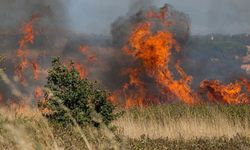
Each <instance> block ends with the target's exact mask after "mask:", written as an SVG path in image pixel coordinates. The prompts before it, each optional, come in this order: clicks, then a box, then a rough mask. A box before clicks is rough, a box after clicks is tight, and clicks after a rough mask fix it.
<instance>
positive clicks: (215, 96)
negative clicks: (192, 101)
mask: <svg viewBox="0 0 250 150" xmlns="http://www.w3.org/2000/svg"><path fill="white" fill-rule="evenodd" d="M246 86H247V85H246V84H245V82H239V81H236V82H234V83H229V84H227V85H225V84H223V83H221V82H220V81H218V80H212V81H208V80H205V81H203V82H201V85H200V88H201V89H202V90H205V91H207V97H208V99H209V100H210V101H212V102H216V103H220V102H223V103H226V104H245V103H249V102H250V101H249V91H248V92H247V91H244V87H246ZM246 88H248V87H246Z"/></svg>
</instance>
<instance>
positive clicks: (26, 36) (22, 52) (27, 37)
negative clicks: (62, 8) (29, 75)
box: [15, 15, 38, 82]
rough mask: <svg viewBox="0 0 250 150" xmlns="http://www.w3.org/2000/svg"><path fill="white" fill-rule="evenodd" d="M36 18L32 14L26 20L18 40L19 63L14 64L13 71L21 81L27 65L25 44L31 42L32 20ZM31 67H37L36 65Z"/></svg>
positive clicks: (33, 35) (32, 36) (33, 32)
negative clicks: (29, 18)
mask: <svg viewBox="0 0 250 150" xmlns="http://www.w3.org/2000/svg"><path fill="white" fill-rule="evenodd" d="M37 19H38V16H35V15H34V16H32V17H31V20H30V21H29V22H27V23H26V24H25V25H24V27H23V29H22V32H23V37H22V38H21V39H20V41H19V48H18V50H17V57H18V58H19V59H20V63H19V64H18V65H17V66H16V69H15V72H16V74H17V76H18V78H19V79H20V81H21V82H25V79H24V71H25V70H26V69H27V68H28V66H29V61H28V55H29V51H28V50H27V49H26V46H27V44H33V43H34V39H35V30H34V28H33V24H34V22H35V21H36V20H37ZM32 66H33V68H34V67H35V68H37V65H36V66H34V65H33V64H32ZM34 78H35V79H36V78H38V76H37V74H34Z"/></svg>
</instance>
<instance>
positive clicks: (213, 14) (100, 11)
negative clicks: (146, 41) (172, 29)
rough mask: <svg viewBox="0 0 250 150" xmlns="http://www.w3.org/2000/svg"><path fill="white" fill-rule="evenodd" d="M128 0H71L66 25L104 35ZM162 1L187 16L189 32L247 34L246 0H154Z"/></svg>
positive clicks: (125, 9)
mask: <svg viewBox="0 0 250 150" xmlns="http://www.w3.org/2000/svg"><path fill="white" fill-rule="evenodd" d="M131 1H132V0H130V1H129V0H72V2H71V3H70V4H69V6H68V13H69V16H70V23H69V25H70V26H71V27H73V28H74V30H76V31H77V32H85V33H94V34H100V33H101V34H108V33H109V30H110V24H111V23H112V22H113V21H114V20H115V19H116V18H117V17H119V16H123V15H126V13H127V12H128V10H129V6H130V5H131ZM152 1H153V0H152ZM132 2H133V1H132ZM164 3H168V4H171V5H172V6H173V7H174V8H176V9H177V10H179V11H182V12H184V13H186V14H188V15H189V17H190V18H191V22H192V26H191V29H192V34H209V33H223V34H237V33H245V32H248V33H250V18H249V17H250V9H248V7H249V8H250V0H154V5H157V6H162V5H163V4H164Z"/></svg>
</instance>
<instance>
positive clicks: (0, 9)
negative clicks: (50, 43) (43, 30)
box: [0, 0, 67, 29]
mask: <svg viewBox="0 0 250 150" xmlns="http://www.w3.org/2000/svg"><path fill="white" fill-rule="evenodd" d="M66 4H67V1H65V0H11V1H8V0H2V1H0V20H1V22H0V28H3V29H16V28H18V27H20V24H21V23H23V22H25V21H27V20H28V19H29V18H30V17H31V15H38V16H40V18H41V25H43V26H53V27H54V28H56V27H63V26H64V25H65V23H66V15H67V14H66V11H65V5H66Z"/></svg>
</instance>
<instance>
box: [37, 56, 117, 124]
mask: <svg viewBox="0 0 250 150" xmlns="http://www.w3.org/2000/svg"><path fill="white" fill-rule="evenodd" d="M48 73H49V74H48V77H47V80H48V81H47V84H46V85H45V101H42V102H40V103H39V108H40V109H41V110H47V111H46V112H44V113H43V114H44V116H46V117H47V118H48V119H49V121H56V122H59V123H62V124H64V125H70V124H73V122H74V121H76V123H77V124H78V125H80V126H85V125H87V124H92V125H94V126H96V127H98V126H99V124H100V123H104V124H106V125H108V124H110V123H111V121H113V120H114V119H116V117H117V116H118V115H117V114H115V113H114V109H115V107H114V106H113V105H112V104H111V103H110V102H109V101H108V100H107V97H108V93H107V92H106V91H104V90H102V89H101V88H99V87H98V85H96V83H92V82H90V81H89V80H88V79H81V77H80V74H79V72H78V71H77V70H76V69H75V67H74V64H73V62H72V63H71V65H70V68H69V69H68V68H67V67H66V66H65V65H63V64H61V62H60V60H59V58H56V59H54V60H53V62H52V68H51V69H50V70H49V72H48Z"/></svg>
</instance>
